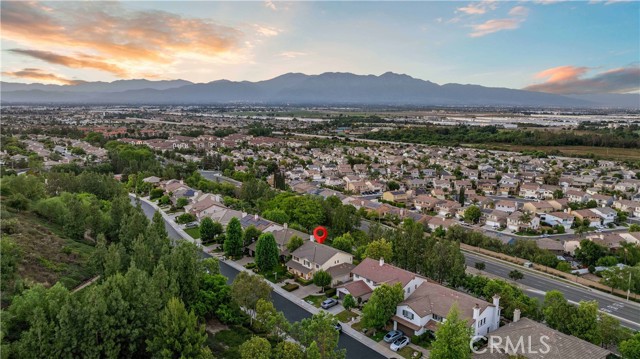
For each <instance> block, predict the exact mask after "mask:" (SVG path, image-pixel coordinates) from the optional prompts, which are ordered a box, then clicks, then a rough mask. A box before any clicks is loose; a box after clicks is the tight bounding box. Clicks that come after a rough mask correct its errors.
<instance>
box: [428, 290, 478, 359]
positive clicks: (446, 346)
mask: <svg viewBox="0 0 640 359" xmlns="http://www.w3.org/2000/svg"><path fill="white" fill-rule="evenodd" d="M435 334H436V340H435V341H434V342H433V344H432V346H431V352H430V355H429V358H432V359H464V358H471V350H470V348H469V342H470V341H471V335H472V329H471V328H470V327H469V325H468V324H467V321H466V319H464V318H461V317H460V311H459V310H458V304H457V303H454V304H453V305H452V306H451V309H450V310H449V314H447V320H446V321H444V322H443V323H441V324H440V325H439V326H438V329H437V330H436V333H435Z"/></svg>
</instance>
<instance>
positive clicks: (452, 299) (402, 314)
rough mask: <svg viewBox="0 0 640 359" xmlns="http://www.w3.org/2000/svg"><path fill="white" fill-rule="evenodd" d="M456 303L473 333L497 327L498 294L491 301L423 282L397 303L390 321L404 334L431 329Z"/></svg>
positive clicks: (477, 333)
mask: <svg viewBox="0 0 640 359" xmlns="http://www.w3.org/2000/svg"><path fill="white" fill-rule="evenodd" d="M454 303H456V304H457V305H458V308H459V310H460V312H461V316H462V318H464V319H466V320H467V323H468V325H469V327H471V329H472V332H473V336H482V335H486V334H487V333H489V332H492V331H494V330H496V329H498V327H499V326H500V297H499V296H497V295H496V296H494V297H493V303H489V302H486V301H483V300H481V299H478V298H475V297H472V296H470V295H468V294H465V293H461V292H458V291H456V290H453V289H450V288H447V287H444V286H442V285H440V284H437V283H434V282H431V281H426V280H425V281H424V282H422V283H421V284H420V285H418V287H417V288H416V289H415V290H414V291H413V293H411V294H410V295H409V296H408V297H407V298H406V299H405V300H404V301H403V302H401V303H400V304H398V307H397V308H396V314H395V315H394V316H393V317H392V318H391V320H393V329H396V330H398V329H399V330H402V331H403V332H404V333H405V334H407V335H421V334H423V333H425V332H426V331H431V332H435V331H436V329H437V328H438V325H439V324H440V323H442V322H444V321H446V316H447V314H448V313H449V310H450V309H451V306H452V305H453V304H454Z"/></svg>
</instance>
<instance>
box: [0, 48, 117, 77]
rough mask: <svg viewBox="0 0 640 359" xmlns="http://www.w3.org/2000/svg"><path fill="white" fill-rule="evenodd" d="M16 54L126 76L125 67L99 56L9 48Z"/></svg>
mask: <svg viewBox="0 0 640 359" xmlns="http://www.w3.org/2000/svg"><path fill="white" fill-rule="evenodd" d="M7 51H9V52H11V53H14V54H19V55H25V56H30V57H33V58H36V59H39V60H42V61H46V62H48V63H51V64H56V65H63V66H66V67H72V68H93V69H97V70H102V71H107V72H110V73H112V74H114V75H116V76H118V77H126V76H127V71H126V70H124V69H123V68H121V67H119V66H117V65H114V64H110V63H107V62H105V60H104V59H103V58H101V57H98V56H91V55H83V54H79V55H77V56H78V57H71V56H64V55H59V54H56V53H53V52H49V51H40V50H25V49H9V50H7Z"/></svg>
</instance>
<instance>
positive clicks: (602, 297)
mask: <svg viewBox="0 0 640 359" xmlns="http://www.w3.org/2000/svg"><path fill="white" fill-rule="evenodd" d="M462 253H463V254H464V257H465V262H466V264H467V266H470V267H473V266H474V265H475V264H476V262H484V263H485V269H484V271H485V272H487V273H490V274H493V275H496V276H499V277H501V278H509V272H511V271H512V270H513V269H515V268H517V266H515V265H513V266H512V265H509V264H506V263H502V262H500V261H497V260H495V259H492V258H489V257H485V256H479V255H476V254H473V253H468V252H464V251H463V252H462ZM520 271H521V272H523V274H524V278H523V279H521V280H519V281H518V283H522V284H524V285H526V286H528V287H531V288H533V289H535V291H531V290H529V291H526V292H527V294H528V295H529V296H531V297H535V298H538V299H540V301H542V300H543V299H544V294H545V293H546V292H548V291H551V290H558V291H560V292H562V293H563V294H564V296H565V298H567V300H570V301H572V302H576V303H577V302H579V301H581V300H595V301H597V302H598V303H599V306H600V309H601V310H602V311H604V312H606V313H608V314H610V315H612V316H616V317H618V319H620V322H621V324H622V325H624V326H626V327H629V328H631V329H634V330H640V305H638V304H637V303H633V302H627V301H626V300H625V299H623V298H619V299H614V298H613V297H610V296H608V295H606V294H603V293H601V292H599V291H597V290H592V289H589V288H585V287H582V286H578V285H573V284H570V283H567V282H565V281H562V280H557V279H553V278H550V277H547V276H545V275H542V274H537V273H534V272H531V271H528V270H524V269H523V270H520Z"/></svg>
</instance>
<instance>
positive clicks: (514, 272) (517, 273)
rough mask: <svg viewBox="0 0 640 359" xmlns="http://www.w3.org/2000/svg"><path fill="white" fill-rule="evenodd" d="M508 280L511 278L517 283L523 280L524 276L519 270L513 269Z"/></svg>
mask: <svg viewBox="0 0 640 359" xmlns="http://www.w3.org/2000/svg"><path fill="white" fill-rule="evenodd" d="M509 278H511V279H512V280H515V281H518V280H520V279H522V278H524V274H522V272H520V271H519V270H517V269H514V270H512V271H511V272H509Z"/></svg>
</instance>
